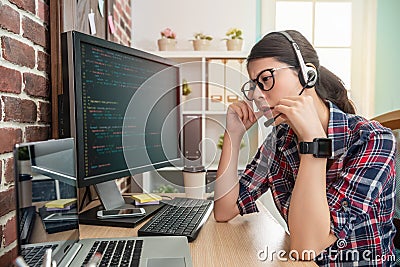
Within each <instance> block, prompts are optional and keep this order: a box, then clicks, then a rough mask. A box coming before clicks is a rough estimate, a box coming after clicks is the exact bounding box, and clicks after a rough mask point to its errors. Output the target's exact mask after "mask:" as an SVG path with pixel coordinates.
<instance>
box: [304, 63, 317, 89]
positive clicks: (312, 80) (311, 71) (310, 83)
mask: <svg viewBox="0 0 400 267" xmlns="http://www.w3.org/2000/svg"><path fill="white" fill-rule="evenodd" d="M306 65H307V67H306V73H307V77H308V79H307V81H306V82H305V83H304V85H303V86H306V88H311V87H314V85H315V84H316V83H317V79H318V74H317V70H316V69H315V68H314V67H311V66H310V64H306Z"/></svg>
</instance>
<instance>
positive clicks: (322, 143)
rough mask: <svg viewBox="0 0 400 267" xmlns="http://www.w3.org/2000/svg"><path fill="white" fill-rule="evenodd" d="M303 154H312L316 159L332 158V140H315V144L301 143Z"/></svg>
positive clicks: (300, 147) (300, 148)
mask: <svg viewBox="0 0 400 267" xmlns="http://www.w3.org/2000/svg"><path fill="white" fill-rule="evenodd" d="M299 152H300V153H301V154H312V155H314V157H316V158H330V157H331V156H332V139H329V138H315V139H314V140H313V142H300V144H299Z"/></svg>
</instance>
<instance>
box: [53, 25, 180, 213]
mask: <svg viewBox="0 0 400 267" xmlns="http://www.w3.org/2000/svg"><path fill="white" fill-rule="evenodd" d="M61 44H62V62H63V68H62V69H63V94H61V95H60V96H59V135H60V137H69V136H72V137H74V138H75V140H76V151H77V159H76V161H77V180H78V186H79V187H85V186H89V185H96V189H97V192H98V194H99V197H100V199H101V201H102V204H103V206H104V207H105V208H106V209H110V208H115V207H116V206H119V205H121V204H122V203H121V199H122V197H121V195H120V193H119V191H118V189H117V186H116V185H115V181H114V180H115V179H116V178H121V177H125V176H128V175H132V174H137V173H143V172H145V171H149V170H154V169H157V168H161V167H165V166H171V165H175V166H176V165H178V166H181V163H182V156H181V153H180V150H179V147H180V140H181V138H179V133H180V128H181V127H180V126H181V123H182V122H181V109H180V107H179V103H180V86H179V81H180V75H179V67H178V66H177V65H176V64H175V63H174V62H173V61H171V60H168V59H165V58H162V57H159V56H156V55H153V54H150V53H146V52H144V51H140V50H137V49H133V48H130V47H126V46H123V45H119V44H116V43H113V42H110V41H106V40H103V39H99V38H96V37H93V36H89V35H86V34H83V33H79V32H75V31H71V32H66V33H63V34H62V38H61ZM117 194H118V195H119V197H118V200H117V201H116V197H117V196H116V195H117ZM122 201H123V199H122Z"/></svg>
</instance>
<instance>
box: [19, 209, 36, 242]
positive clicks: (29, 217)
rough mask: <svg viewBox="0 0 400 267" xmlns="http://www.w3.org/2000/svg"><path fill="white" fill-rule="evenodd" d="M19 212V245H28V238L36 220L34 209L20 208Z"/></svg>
mask: <svg viewBox="0 0 400 267" xmlns="http://www.w3.org/2000/svg"><path fill="white" fill-rule="evenodd" d="M19 212H20V215H19V216H20V224H19V233H20V240H21V244H22V245H24V244H27V243H29V238H30V235H31V233H32V230H33V226H34V224H35V219H36V208H35V207H34V206H30V207H26V208H22V209H20V210H19Z"/></svg>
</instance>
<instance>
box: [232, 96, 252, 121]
mask: <svg viewBox="0 0 400 267" xmlns="http://www.w3.org/2000/svg"><path fill="white" fill-rule="evenodd" d="M229 108H230V109H232V110H233V111H234V112H235V113H236V114H237V115H238V116H239V118H240V120H241V121H242V122H243V123H246V122H248V121H250V122H255V121H256V120H257V119H258V118H257V116H256V114H254V111H253V108H252V107H251V106H250V105H249V104H247V103H246V102H244V101H238V102H235V103H233V104H231V105H230V106H229Z"/></svg>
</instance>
